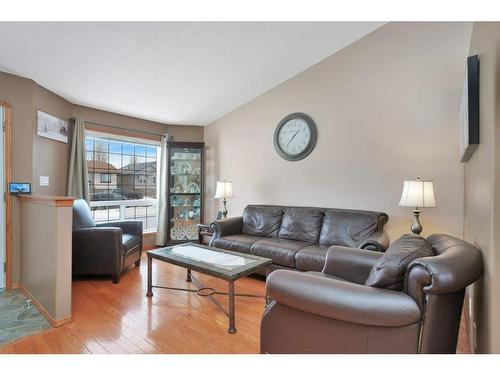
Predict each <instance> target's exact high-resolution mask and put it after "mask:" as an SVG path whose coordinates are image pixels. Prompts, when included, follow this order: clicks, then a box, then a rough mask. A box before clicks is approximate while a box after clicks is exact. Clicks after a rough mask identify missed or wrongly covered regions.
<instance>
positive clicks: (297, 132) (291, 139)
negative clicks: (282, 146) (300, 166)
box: [286, 130, 300, 147]
mask: <svg viewBox="0 0 500 375" xmlns="http://www.w3.org/2000/svg"><path fill="white" fill-rule="evenodd" d="M299 132H300V130H297V131H296V132H295V134H294V135H293V136H292V138H290V140H289V141H288V143H287V144H286V147H288V145H289V144H290V142H291V141H293V139H294V138H295V136H296V135H297V134H299Z"/></svg>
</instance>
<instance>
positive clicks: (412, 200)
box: [399, 178, 436, 234]
mask: <svg viewBox="0 0 500 375" xmlns="http://www.w3.org/2000/svg"><path fill="white" fill-rule="evenodd" d="M399 205H400V206H403V207H414V209H413V210H412V211H413V223H412V224H411V231H412V232H413V233H415V234H420V233H421V232H422V225H421V224H420V221H419V219H418V218H419V216H420V208H422V207H436V200H435V199H434V186H433V184H432V182H431V181H422V180H421V179H420V178H417V179H416V180H406V181H405V182H404V185H403V194H401V200H400V201H399Z"/></svg>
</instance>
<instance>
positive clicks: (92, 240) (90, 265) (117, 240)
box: [73, 199, 142, 284]
mask: <svg viewBox="0 0 500 375" xmlns="http://www.w3.org/2000/svg"><path fill="white" fill-rule="evenodd" d="M141 254H142V221H117V222H109V223H103V224H97V225H96V223H95V222H94V219H93V218H92V213H91V212H90V208H89V206H88V204H87V202H86V201H85V200H83V199H77V200H75V202H74V204H73V276H76V275H111V277H112V280H113V283H115V284H116V283H119V282H120V275H121V273H122V271H123V270H124V269H125V268H126V267H128V266H130V265H131V264H132V263H135V265H136V266H139V265H140V262H141Z"/></svg>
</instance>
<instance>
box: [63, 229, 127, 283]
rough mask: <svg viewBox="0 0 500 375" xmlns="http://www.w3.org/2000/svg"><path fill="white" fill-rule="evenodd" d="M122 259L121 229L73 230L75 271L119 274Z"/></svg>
mask: <svg viewBox="0 0 500 375" xmlns="http://www.w3.org/2000/svg"><path fill="white" fill-rule="evenodd" d="M122 257H123V252H122V229H121V228H109V227H93V228H83V229H76V230H73V267H74V269H76V271H81V272H82V273H85V272H101V273H109V274H119V273H120V272H121V268H122Z"/></svg>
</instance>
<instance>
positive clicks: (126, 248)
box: [122, 234, 141, 257]
mask: <svg viewBox="0 0 500 375" xmlns="http://www.w3.org/2000/svg"><path fill="white" fill-rule="evenodd" d="M140 244H141V236H138V235H134V234H123V235H122V250H123V256H125V257H126V256H128V255H129V254H131V253H133V252H134V251H137V250H139V249H140Z"/></svg>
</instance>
